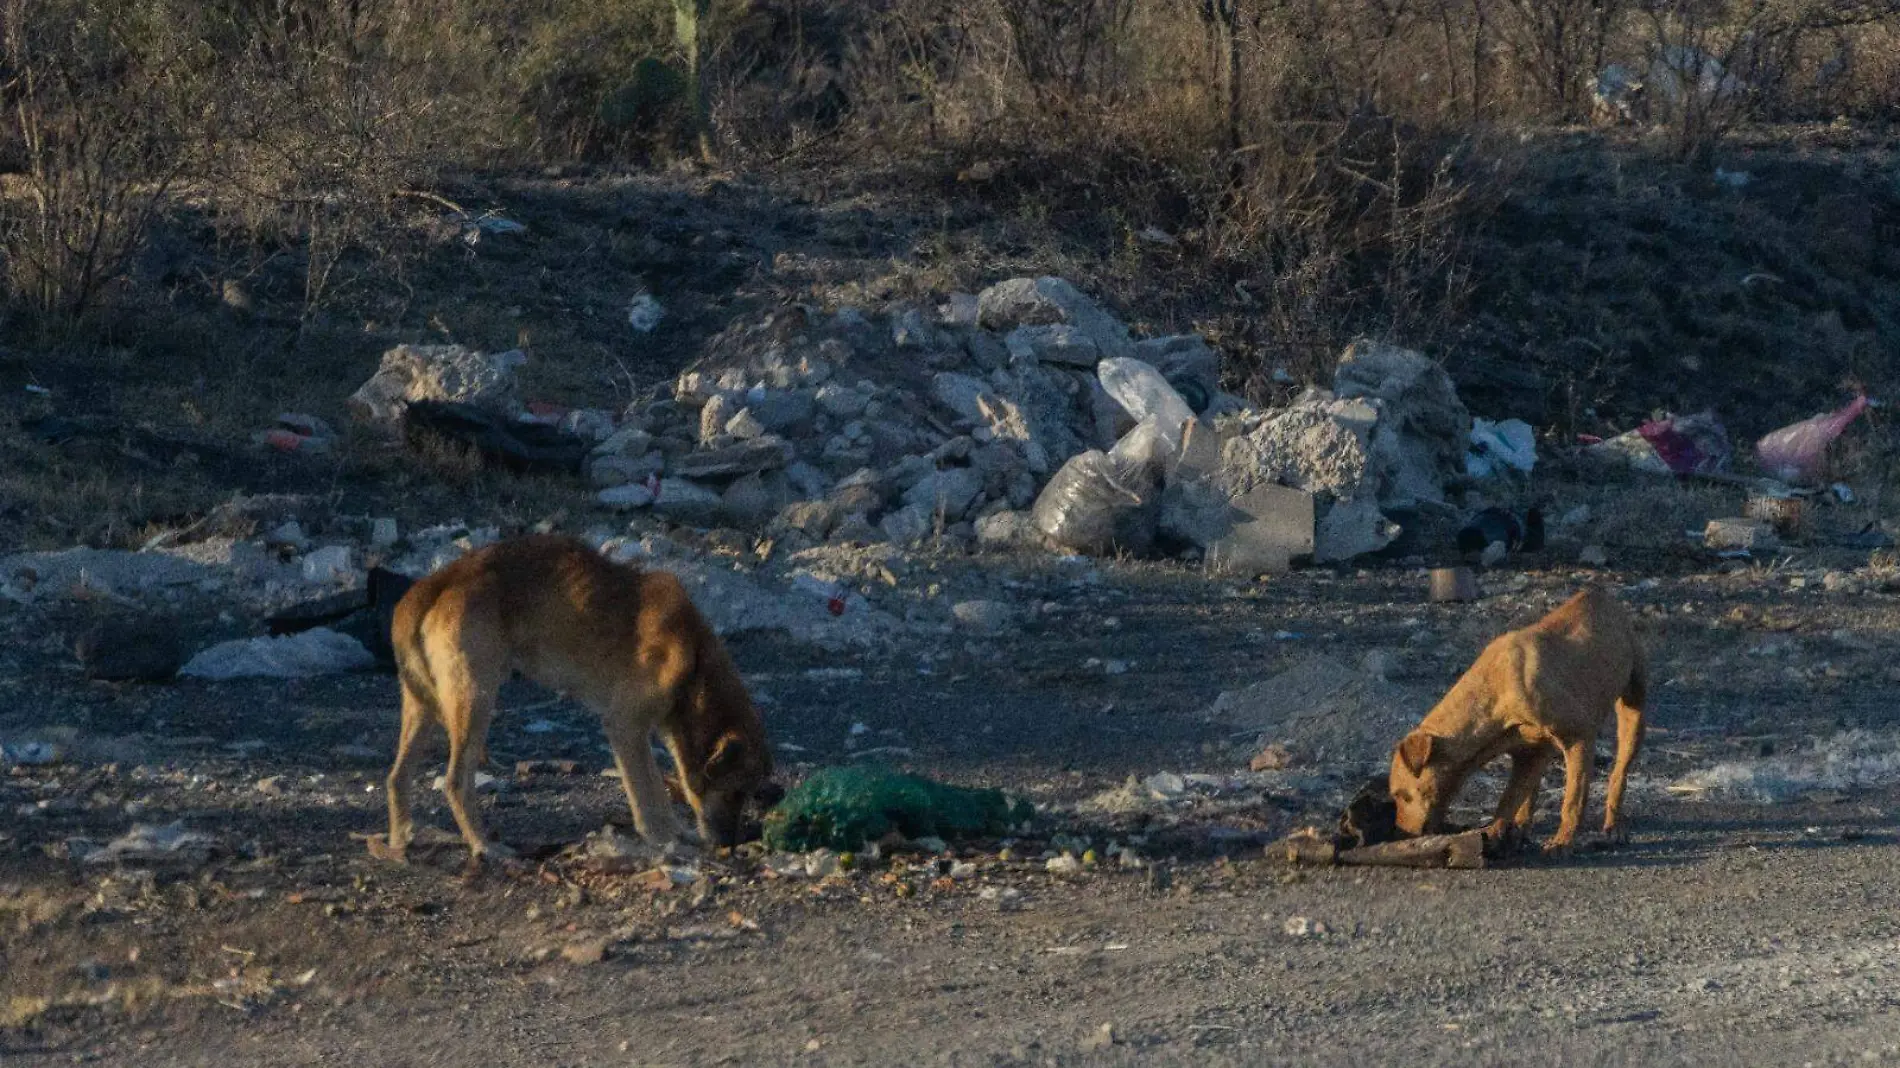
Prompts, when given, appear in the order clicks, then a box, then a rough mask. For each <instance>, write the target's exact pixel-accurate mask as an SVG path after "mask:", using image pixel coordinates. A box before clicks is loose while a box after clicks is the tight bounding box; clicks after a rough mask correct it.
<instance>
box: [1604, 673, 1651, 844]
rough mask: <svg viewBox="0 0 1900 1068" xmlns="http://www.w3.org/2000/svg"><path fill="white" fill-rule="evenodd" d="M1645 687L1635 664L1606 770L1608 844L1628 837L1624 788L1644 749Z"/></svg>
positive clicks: (1621, 701) (1620, 704)
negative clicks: (1614, 752)
mask: <svg viewBox="0 0 1900 1068" xmlns="http://www.w3.org/2000/svg"><path fill="white" fill-rule="evenodd" d="M1644 684H1645V678H1644V665H1642V663H1640V661H1638V665H1636V669H1634V673H1632V675H1630V686H1628V688H1626V690H1625V694H1623V697H1621V699H1619V701H1617V762H1615V764H1613V766H1611V768H1609V792H1607V794H1606V796H1604V834H1606V836H1607V838H1609V840H1611V842H1623V840H1625V838H1628V829H1626V827H1623V787H1625V785H1628V777H1630V764H1634V762H1636V754H1638V753H1642V749H1644V696H1645V694H1644V688H1645V686H1644Z"/></svg>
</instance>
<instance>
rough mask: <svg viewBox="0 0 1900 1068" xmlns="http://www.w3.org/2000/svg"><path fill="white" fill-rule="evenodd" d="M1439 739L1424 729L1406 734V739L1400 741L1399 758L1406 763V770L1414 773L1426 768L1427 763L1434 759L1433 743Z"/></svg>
mask: <svg viewBox="0 0 1900 1068" xmlns="http://www.w3.org/2000/svg"><path fill="white" fill-rule="evenodd" d="M1437 740H1438V739H1436V738H1434V737H1432V736H1431V735H1429V734H1426V733H1425V732H1424V731H1413V732H1412V733H1410V734H1408V735H1406V736H1405V740H1404V741H1401V742H1400V743H1399V760H1400V762H1402V763H1403V764H1404V765H1405V770H1407V771H1409V772H1411V773H1412V774H1414V775H1417V774H1418V773H1419V772H1421V771H1423V770H1425V765H1426V764H1428V763H1430V762H1431V759H1432V743H1434V742H1436V741H1437Z"/></svg>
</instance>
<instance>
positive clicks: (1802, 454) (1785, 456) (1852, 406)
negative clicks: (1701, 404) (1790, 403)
mask: <svg viewBox="0 0 1900 1068" xmlns="http://www.w3.org/2000/svg"><path fill="white" fill-rule="evenodd" d="M1872 403H1873V402H1872V401H1870V400H1868V399H1867V398H1866V396H1864V395H1863V396H1859V397H1855V398H1854V399H1853V400H1851V401H1849V402H1847V404H1846V406H1845V407H1842V408H1841V409H1840V410H1839V411H1833V412H1823V413H1821V414H1820V415H1816V416H1812V417H1810V418H1807V419H1803V420H1801V421H1800V422H1799V423H1794V424H1791V425H1789V426H1784V427H1782V428H1781V429H1780V430H1777V431H1775V432H1774V433H1772V434H1768V435H1766V436H1764V437H1763V438H1762V439H1761V440H1760V441H1758V442H1756V443H1755V457H1756V459H1758V460H1760V461H1761V466H1762V470H1764V471H1766V472H1768V473H1769V474H1770V475H1772V476H1774V477H1775V478H1778V479H1781V480H1782V481H1783V482H1812V481H1814V480H1815V479H1816V478H1817V477H1819V475H1820V474H1821V465H1822V463H1823V462H1824V461H1825V460H1826V459H1827V447H1828V446H1829V445H1832V444H1833V443H1834V439H1835V438H1838V437H1840V436H1841V434H1842V432H1843V431H1845V430H1846V429H1847V427H1848V424H1850V423H1852V422H1853V421H1854V420H1855V419H1858V418H1860V413H1862V412H1864V411H1866V410H1867V408H1868V406H1869V405H1870V404H1872Z"/></svg>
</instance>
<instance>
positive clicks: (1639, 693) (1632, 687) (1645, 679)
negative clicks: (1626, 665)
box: [1621, 645, 1649, 712]
mask: <svg viewBox="0 0 1900 1068" xmlns="http://www.w3.org/2000/svg"><path fill="white" fill-rule="evenodd" d="M1621 700H1622V703H1623V704H1626V705H1628V706H1629V707H1631V708H1633V709H1635V710H1636V711H1638V712H1641V711H1643V709H1644V708H1645V707H1647V705H1648V703H1649V658H1648V657H1647V656H1645V655H1644V653H1643V647H1642V646H1641V645H1637V646H1636V648H1635V650H1634V655H1633V656H1632V657H1631V658H1630V677H1629V680H1628V681H1627V682H1625V683H1624V684H1623V694H1622V698H1621Z"/></svg>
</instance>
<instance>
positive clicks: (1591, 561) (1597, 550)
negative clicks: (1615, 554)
mask: <svg viewBox="0 0 1900 1068" xmlns="http://www.w3.org/2000/svg"><path fill="white" fill-rule="evenodd" d="M1577 562H1578V563H1579V564H1582V565H1583V566H1585V567H1607V566H1608V565H1609V563H1610V554H1609V552H1608V551H1606V550H1605V549H1604V548H1603V546H1601V545H1586V546H1584V547H1583V551H1582V552H1579V553H1578V554H1577Z"/></svg>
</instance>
